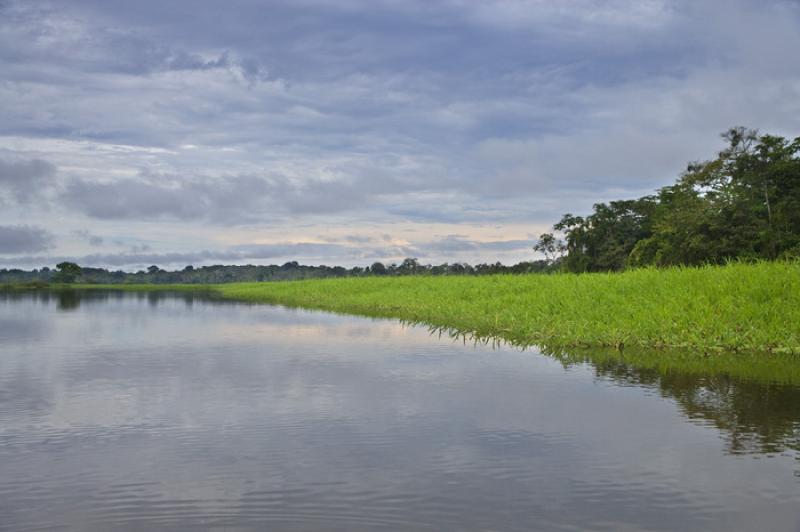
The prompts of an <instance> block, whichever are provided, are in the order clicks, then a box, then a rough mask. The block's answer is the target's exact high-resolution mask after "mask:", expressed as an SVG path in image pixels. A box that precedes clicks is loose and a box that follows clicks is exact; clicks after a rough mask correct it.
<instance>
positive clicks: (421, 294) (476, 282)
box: [87, 262, 800, 356]
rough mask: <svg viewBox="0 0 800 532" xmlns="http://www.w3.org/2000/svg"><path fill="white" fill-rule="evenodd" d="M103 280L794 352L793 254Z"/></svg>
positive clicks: (556, 336) (594, 336) (646, 340)
mask: <svg viewBox="0 0 800 532" xmlns="http://www.w3.org/2000/svg"><path fill="white" fill-rule="evenodd" d="M87 288H91V287H87ZM94 288H101V287H100V286H95V287H94ZM104 288H123V289H126V290H164V289H169V290H175V289H177V290H209V289H211V290H213V291H214V292H215V293H216V294H218V295H219V296H221V297H223V298H225V299H232V300H238V301H246V302H252V303H271V304H278V305H284V306H290V307H303V308H310V309H320V310H327V311H333V312H340V313H348V314H359V315H364V316H376V317H387V318H398V319H401V320H403V321H406V322H411V323H422V324H426V325H428V326H430V327H432V328H435V329H441V330H445V331H447V332H448V333H450V334H459V335H465V336H469V337H473V338H476V339H488V338H499V339H502V340H505V341H507V342H509V343H511V344H514V345H522V346H525V345H540V346H548V347H550V348H557V347H614V348H620V347H626V348H628V347H633V348H647V349H654V348H655V349H673V350H674V349H685V350H690V351H692V352H694V355H695V356H696V354H697V353H700V354H703V353H713V352H761V353H765V352H766V353H784V354H800V262H770V263H767V262H763V263H755V264H744V263H732V264H729V265H725V266H707V267H701V268H670V269H640V270H633V271H628V272H624V273H608V274H582V275H574V274H556V275H535V274H531V275H496V276H482V277H460V276H444V277H367V278H346V279H325V280H312V281H292V282H273V283H232V284H220V285H169V286H164V285H128V286H119V285H112V286H105V287H104Z"/></svg>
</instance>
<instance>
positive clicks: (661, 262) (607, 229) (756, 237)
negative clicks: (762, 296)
mask: <svg viewBox="0 0 800 532" xmlns="http://www.w3.org/2000/svg"><path fill="white" fill-rule="evenodd" d="M723 138H724V139H725V140H726V141H727V142H728V147H727V148H725V149H724V150H723V151H721V152H720V153H719V154H718V155H717V157H716V158H715V159H713V160H710V161H703V162H696V163H691V164H689V166H688V168H687V169H686V171H685V172H684V173H683V174H682V175H681V176H680V178H679V179H678V180H677V182H676V183H675V184H674V185H670V186H667V187H664V188H662V189H660V190H658V191H657V193H656V194H654V195H650V196H645V197H643V198H639V199H633V200H621V201H612V202H609V203H598V204H596V205H595V206H594V212H593V213H592V214H590V215H589V216H586V217H581V216H573V215H572V214H565V215H564V216H563V217H562V218H561V220H560V221H559V222H558V223H557V224H555V225H554V226H553V229H554V230H555V233H546V234H544V235H542V236H541V237H540V239H539V241H538V242H537V244H536V246H535V248H534V249H536V250H538V251H540V252H543V253H544V254H545V255H546V256H547V257H548V258H549V259H551V261H552V262H560V264H561V269H562V270H565V271H569V272H603V271H616V270H623V269H625V268H629V267H640V266H651V265H653V266H671V265H700V264H719V263H723V262H726V261H728V260H731V259H738V260H774V259H779V258H800V158H799V157H798V154H800V137H799V138H796V139H794V141H790V140H787V139H785V138H782V137H777V136H772V135H759V134H758V133H757V132H756V131H753V130H747V129H745V128H733V129H731V130H729V131H727V132H726V133H724V134H723ZM559 234H560V235H563V240H562V239H561V238H559V237H558V236H557V235H559Z"/></svg>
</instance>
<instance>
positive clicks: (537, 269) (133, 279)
mask: <svg viewBox="0 0 800 532" xmlns="http://www.w3.org/2000/svg"><path fill="white" fill-rule="evenodd" d="M554 268H555V265H554V264H552V263H551V262H548V261H545V260H539V261H532V262H520V263H518V264H515V265H513V266H505V265H503V264H500V263H499V262H498V263H495V264H478V265H475V266H471V265H469V264H464V263H453V264H439V265H429V264H420V263H419V261H418V260H417V259H413V258H408V259H405V260H404V261H403V262H402V263H400V264H388V265H385V264H383V263H381V262H376V263H374V264H372V265H371V266H367V267H358V266H356V267H354V268H344V267H342V266H324V265H323V266H305V265H302V264H298V263H297V262H287V263H285V264H283V265H280V266H278V265H275V264H273V265H269V266H254V265H247V266H223V265H217V266H203V267H198V268H194V267H192V266H187V267H186V268H184V269H182V270H177V271H166V270H162V269H161V268H159V267H158V266H155V265H154V266H150V267H149V268H147V270H142V271H138V272H135V273H130V272H124V271H109V270H105V269H103V268H82V267H80V266H79V265H77V264H75V263H72V262H62V263H60V264H58V265H57V266H56V268H55V269H50V268H42V269H36V270H31V271H25V270H19V269H11V270H8V269H0V284H7V285H19V284H29V285H33V286H35V285H36V284H37V283H41V284H44V283H81V284H182V283H186V284H209V283H233V282H253V281H290V280H297V279H322V278H326V277H364V276H390V275H395V276H399V275H487V274H495V273H542V272H547V271H552V270H553V269H554Z"/></svg>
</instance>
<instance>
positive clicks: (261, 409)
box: [0, 292, 800, 530]
mask: <svg viewBox="0 0 800 532" xmlns="http://www.w3.org/2000/svg"><path fill="white" fill-rule="evenodd" d="M70 302H71V303H70V305H71V306H70V307H69V308H70V311H69V312H63V311H62V310H63V309H64V305H63V304H62V303H61V300H60V297H59V295H58V294H48V293H37V294H25V295H22V294H14V295H8V294H6V295H0V339H2V341H0V471H2V476H0V516H2V519H0V530H6V529H8V530H20V529H38V528H42V529H43V528H57V527H65V528H72V529H79V530H108V529H126V528H130V529H227V528H230V529H254V528H255V529H265V528H271V529H278V530H309V529H313V530H375V529H388V530H482V529H485V530H531V529H584V530H585V529H595V530H620V529H650V530H659V529H660V530H674V529H687V530H690V529H695V530H710V529H731V528H736V529H775V530H776V529H797V528H798V526H800V516H799V515H798V511H797V508H798V507H799V504H800V479H798V477H795V476H794V470H796V469H798V461H797V456H798V444H797V442H798V438H797V435H798V422H800V412H798V404H800V401H798V398H799V397H798V393H799V392H798V385H797V383H798V382H800V380H794V379H795V376H796V375H800V370H798V368H797V364H796V363H794V365H793V362H792V361H790V360H788V359H770V360H769V361H763V360H762V361H761V362H759V360H758V359H736V361H735V362H734V363H730V362H723V361H720V360H711V361H707V362H703V363H698V362H696V361H697V358H696V357H694V358H686V359H682V358H680V357H674V358H664V356H661V357H660V358H658V357H653V356H652V354H636V353H630V352H626V353H625V355H624V356H620V355H619V354H618V353H611V352H605V353H604V352H595V353H590V354H587V353H582V354H577V353H569V354H563V353H561V354H559V353H551V354H550V355H548V356H543V355H541V354H539V353H538V352H536V351H524V352H523V351H520V350H516V349H511V348H508V347H504V346H496V347H495V348H494V349H492V347H491V346H482V345H478V346H474V345H472V344H470V343H467V344H466V345H465V344H463V343H462V342H455V343H454V342H452V341H451V340H450V339H448V338H442V339H440V338H437V337H431V336H430V335H429V333H428V331H427V330H425V329H424V328H418V327H402V326H400V325H398V324H397V323H396V322H393V321H386V320H366V319H362V318H354V317H346V316H334V315H330V314H325V313H319V312H304V311H298V310H287V309H281V308H274V307H267V306H245V305H239V304H232V303H226V302H220V301H209V300H208V299H206V298H204V297H203V296H198V295H197V294H191V293H175V294H162V293H157V292H150V293H132V294H126V293H122V292H91V293H88V292H74V293H73V294H72V295H71V296H70ZM660 355H663V354H660ZM756 458H758V459H756Z"/></svg>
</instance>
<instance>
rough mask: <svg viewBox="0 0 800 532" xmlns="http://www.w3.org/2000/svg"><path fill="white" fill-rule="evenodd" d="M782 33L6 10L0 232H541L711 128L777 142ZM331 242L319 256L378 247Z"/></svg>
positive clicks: (439, 18)
mask: <svg viewBox="0 0 800 532" xmlns="http://www.w3.org/2000/svg"><path fill="white" fill-rule="evenodd" d="M188 12H191V16H187V13H188ZM799 28H800V6H798V4H797V2H794V1H784V0H769V1H766V2H760V1H756V0H724V1H723V0H708V1H704V2H693V1H691V0H674V1H667V0H652V1H647V2H641V1H636V0H612V1H609V2H596V1H594V0H570V1H569V2H561V3H553V2H543V1H541V0H485V1H480V2H473V1H467V0H443V1H441V2H427V1H423V0H408V1H405V2H393V1H390V0H376V1H366V0H342V1H337V2H329V1H326V0H291V1H290V0H276V1H274V2H269V3H262V2H250V1H246V0H242V1H234V2H233V3H231V4H226V5H221V4H220V3H218V2H214V1H211V0H198V1H196V2H191V3H187V2H170V3H169V4H168V5H165V4H164V3H163V2H155V0H142V1H140V2H117V1H106V0H76V1H74V2H70V3H69V4H68V5H67V4H66V3H59V2H25V1H13V0H12V1H6V2H2V3H0V72H2V81H3V82H2V83H0V101H3V103H4V104H3V105H2V106H0V155H2V156H3V157H4V158H3V159H2V162H0V198H1V199H2V201H3V202H4V203H3V207H4V209H3V212H0V224H3V223H5V224H12V223H17V220H19V219H27V217H30V216H33V215H35V216H36V218H35V219H36V220H37V223H38V224H40V225H42V226H44V227H50V228H55V227H59V228H60V227H61V225H62V224H64V223H67V224H69V229H74V228H80V227H90V226H91V224H92V223H96V221H97V220H100V221H102V222H103V223H104V224H109V225H114V224H122V223H125V234H126V235H128V236H129V237H130V238H131V242H133V240H136V239H138V240H137V241H136V242H135V245H137V246H141V245H150V246H151V247H152V250H150V251H152V253H153V254H155V255H158V254H164V253H168V252H171V251H174V249H170V246H173V245H175V243H174V242H167V241H162V240H159V239H158V238H155V239H152V240H148V236H147V235H150V236H152V235H153V234H157V233H158V232H159V228H166V227H167V224H173V225H170V229H176V228H178V227H180V229H181V231H180V233H181V234H182V235H183V236H184V237H185V239H188V241H186V242H183V241H182V242H180V246H181V247H180V248H176V249H186V248H187V247H189V248H191V247H194V248H196V249H203V248H207V247H209V246H211V247H213V244H211V243H210V242H213V241H214V238H213V237H212V236H211V233H212V232H213V231H215V230H217V229H215V228H214V226H225V227H226V228H227V227H228V226H232V225H239V226H252V227H261V228H265V229H275V228H277V227H282V228H284V229H286V231H293V235H294V237H296V239H297V240H302V239H303V238H308V239H310V238H312V237H313V236H314V235H319V234H320V225H323V226H338V228H339V229H341V230H340V231H337V233H340V234H345V233H344V232H343V231H349V228H351V227H352V228H358V227H362V226H370V227H374V228H375V231H376V235H375V238H378V234H379V233H380V232H383V231H386V230H387V229H386V227H387V226H391V225H392V224H394V223H398V222H399V223H408V224H417V225H419V226H420V227H422V226H425V225H426V224H463V225H465V226H467V225H472V226H474V227H477V226H480V225H484V226H486V225H488V224H497V223H501V224H509V225H511V224H514V225H517V226H519V225H521V224H531V225H533V224H537V225H539V224H545V223H552V222H554V221H556V220H557V219H558V217H559V216H560V214H562V213H563V212H567V211H570V212H585V211H587V210H588V209H590V208H591V205H592V204H593V203H596V202H598V201H607V200H609V199H616V198H623V197H633V196H637V195H640V194H644V193H648V192H650V191H652V190H653V189H655V188H657V187H659V186H663V185H665V184H667V183H669V182H670V181H672V180H673V179H674V178H675V177H676V176H677V174H678V173H679V172H680V171H681V170H682V169H683V167H684V165H685V163H686V162H687V161H689V160H694V159H698V158H704V157H708V156H711V155H713V153H714V152H715V151H716V150H717V149H719V148H720V147H721V143H720V141H719V139H718V137H717V135H718V133H719V132H720V131H723V130H725V129H726V128H728V127H730V126H733V125H740V124H741V125H746V126H751V127H759V128H761V129H762V130H763V131H765V132H770V133H775V134H781V135H786V136H796V135H797V134H798V131H800V103H798V102H800V77H798V74H797V73H798V72H800V56H798V55H797V54H796V53H794V50H795V49H797V48H800V29H799ZM6 155H13V157H11V158H6ZM46 161H47V162H46ZM56 167H57V168H58V172H57V174H56V172H55V168H56ZM9 176H10V177H9ZM39 190H46V191H47V193H46V195H45V197H46V199H47V202H46V208H47V210H46V212H44V211H45V208H44V207H43V205H44V203H43V202H37V201H34V200H35V199H36V198H37V191H39ZM315 224H316V226H315ZM381 224H382V225H383V227H379V226H380V225H381ZM300 227H308V230H307V232H305V233H304V234H303V235H302V237H301V236H300V235H298V234H297V232H294V231H295V230H298V229H297V228H300ZM136 231H141V233H139V234H135V232H136ZM298 231H299V230H298ZM446 231H448V232H450V231H452V232H458V233H459V234H462V233H463V234H464V240H465V241H464V242H461V241H459V240H458V238H451V239H449V240H446V241H444V242H442V243H441V246H440V248H439V249H440V251H441V252H443V251H444V250H445V249H447V250H448V252H449V253H452V254H454V255H457V254H461V255H458V256H459V257H462V256H467V255H469V254H472V255H476V254H482V253H483V254H487V255H488V254H489V253H496V254H497V255H498V256H510V253H511V251H507V250H504V249H501V248H498V249H494V250H492V249H489V248H488V247H486V246H483V247H481V246H478V245H477V244H469V243H467V242H473V243H476V242H479V241H480V238H479V237H478V234H479V233H480V234H485V233H481V232H480V231H476V232H475V233H474V234H466V233H468V232H469V229H464V230H463V231H462V230H461V229H452V228H449V229H446ZM103 234H104V235H105V234H108V235H111V234H112V232H109V231H106V230H103ZM118 234H122V232H121V231H120V232H118ZM108 238H109V241H110V242H111V241H112V240H111V239H112V238H113V237H108ZM481 238H482V237H481ZM72 241H73V242H79V243H80V244H81V245H83V244H85V243H87V242H88V241H87V240H86V239H80V238H77V239H73V240H72ZM145 241H147V242H145ZM88 243H90V244H91V242H88ZM340 243H341V244H343V245H345V250H346V251H342V255H336V257H328V258H326V259H325V260H340V261H342V262H356V261H359V260H362V255H361V254H360V253H361V250H360V247H359V246H352V248H347V245H348V244H360V245H361V246H362V247H370V248H371V247H376V246H377V243H376V242H358V241H352V242H348V241H346V240H345V241H342V242H340ZM59 245H60V246H63V247H64V249H63V250H62V249H59V253H62V252H63V254H64V255H67V254H70V253H71V250H70V249H69V246H70V245H72V244H69V243H61V242H60V243H59ZM503 245H505V244H503ZM520 245H521V244H520ZM498 246H502V245H501V244H498ZM120 247H127V244H126V246H120ZM520 249H521V248H520ZM139 251H144V250H139ZM150 251H146V253H150ZM390 251H391V252H392V253H394V255H392V256H396V254H397V253H401V252H403V251H404V250H402V249H397V250H389V251H387V253H389V252H390ZM412 251H413V250H412ZM417 251H419V252H420V253H422V252H426V253H427V252H430V253H432V254H435V253H438V252H437V251H436V250H435V249H433V248H432V249H431V250H426V249H419V250H417ZM307 252H309V253H311V252H312V251H311V250H310V249H309V250H307ZM395 252H397V253H395ZM346 253H350V255H347V254H346ZM520 253H521V252H520ZM73 254H74V253H73ZM133 254H134V255H135V254H136V253H135V252H134V253H133ZM503 254H506V255H503ZM481 256H483V255H481ZM310 257H311V256H310ZM298 258H302V257H298ZM220 260H221V259H220ZM231 260H234V259H231Z"/></svg>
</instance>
